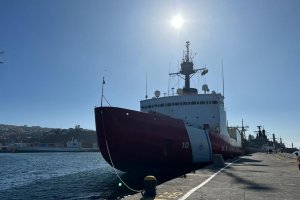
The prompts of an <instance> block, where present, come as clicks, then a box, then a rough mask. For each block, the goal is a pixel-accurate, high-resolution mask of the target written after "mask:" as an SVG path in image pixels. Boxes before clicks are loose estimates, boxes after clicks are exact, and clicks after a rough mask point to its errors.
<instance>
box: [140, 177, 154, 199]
mask: <svg viewBox="0 0 300 200" xmlns="http://www.w3.org/2000/svg"><path fill="white" fill-rule="evenodd" d="M156 185H157V181H156V178H155V176H146V177H145V178H144V193H142V194H143V196H148V197H154V196H155V195H156Z"/></svg>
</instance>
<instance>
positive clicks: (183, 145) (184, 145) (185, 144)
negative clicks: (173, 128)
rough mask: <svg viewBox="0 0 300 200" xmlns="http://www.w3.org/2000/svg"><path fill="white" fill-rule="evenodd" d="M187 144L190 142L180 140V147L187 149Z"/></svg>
mask: <svg viewBox="0 0 300 200" xmlns="http://www.w3.org/2000/svg"><path fill="white" fill-rule="evenodd" d="M189 146H190V143H189V142H182V145H181V148H182V149H188V148H189Z"/></svg>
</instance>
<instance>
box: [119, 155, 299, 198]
mask: <svg viewBox="0 0 300 200" xmlns="http://www.w3.org/2000/svg"><path fill="white" fill-rule="evenodd" d="M225 165H226V166H225V167H224V168H218V167H215V166H214V165H209V166H207V167H205V168H202V169H199V170H197V171H196V172H195V173H189V174H187V176H186V178H183V177H179V178H175V179H172V180H170V181H168V182H165V183H163V184H160V185H158V186H157V188H156V192H157V195H156V196H155V197H143V196H142V195H141V194H140V193H137V194H135V195H131V196H128V197H126V198H124V199H125V200H154V199H155V200H170V199H172V200H174V199H180V200H185V199H187V200H221V199H222V200H225V199H228V200H229V199H230V200H242V199H247V200H250V199H251V200H254V199H272V200H279V199H280V200H282V199H286V200H292V199H293V200H299V199H300V191H299V190H300V172H299V171H298V165H297V162H296V160H295V158H294V157H291V156H287V155H286V154H279V153H278V154H266V153H255V154H251V155H247V156H242V157H240V158H235V159H232V160H227V161H225Z"/></svg>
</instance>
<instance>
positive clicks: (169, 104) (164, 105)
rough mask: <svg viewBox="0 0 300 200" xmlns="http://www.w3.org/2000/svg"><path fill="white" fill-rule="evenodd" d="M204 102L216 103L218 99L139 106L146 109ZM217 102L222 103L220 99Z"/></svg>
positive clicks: (202, 103)
mask: <svg viewBox="0 0 300 200" xmlns="http://www.w3.org/2000/svg"><path fill="white" fill-rule="evenodd" d="M204 104H218V101H180V102H172V103H161V104H153V105H145V106H141V108H142V109H147V108H158V107H170V106H186V105H204ZM219 104H223V102H221V101H220V102H219Z"/></svg>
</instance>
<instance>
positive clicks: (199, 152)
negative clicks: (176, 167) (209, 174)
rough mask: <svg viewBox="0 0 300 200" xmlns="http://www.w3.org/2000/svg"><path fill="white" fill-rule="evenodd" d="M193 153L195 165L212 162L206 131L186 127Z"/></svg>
mask: <svg viewBox="0 0 300 200" xmlns="http://www.w3.org/2000/svg"><path fill="white" fill-rule="evenodd" d="M186 130H187V132H188V135H189V139H190V144H191V148H192V153H193V163H200V162H210V161H211V160H212V151H211V144H210V140H209V136H208V133H207V131H206V130H202V129H198V128H193V127H191V126H186Z"/></svg>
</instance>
